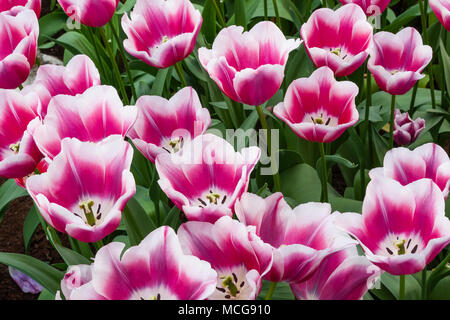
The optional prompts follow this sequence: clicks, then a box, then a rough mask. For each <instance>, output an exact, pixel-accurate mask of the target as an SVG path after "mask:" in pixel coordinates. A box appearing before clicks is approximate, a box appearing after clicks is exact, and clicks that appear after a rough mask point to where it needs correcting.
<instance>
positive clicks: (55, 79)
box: [23, 54, 100, 118]
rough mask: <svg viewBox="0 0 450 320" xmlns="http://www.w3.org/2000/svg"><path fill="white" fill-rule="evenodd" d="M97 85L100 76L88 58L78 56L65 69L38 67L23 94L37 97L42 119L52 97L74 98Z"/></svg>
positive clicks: (49, 66)
mask: <svg viewBox="0 0 450 320" xmlns="http://www.w3.org/2000/svg"><path fill="white" fill-rule="evenodd" d="M97 85H100V74H99V72H98V70H97V68H96V67H95V64H94V63H93V62H92V60H91V59H90V58H89V57H88V56H86V55H84V54H80V55H77V56H75V57H73V58H72V59H71V60H70V61H69V63H68V64H67V66H65V67H63V66H57V65H51V64H45V65H42V66H40V67H39V69H38V71H37V74H36V78H35V80H34V82H33V84H31V85H29V86H26V87H25V88H24V89H23V92H34V93H36V94H37V95H39V99H40V100H41V108H42V109H41V110H40V111H39V115H40V116H41V117H42V118H44V117H45V115H46V114H47V107H48V104H49V102H50V100H51V98H53V97H54V96H56V95H58V94H64V95H69V96H75V95H77V94H82V93H84V91H86V90H87V89H88V88H90V87H93V86H97Z"/></svg>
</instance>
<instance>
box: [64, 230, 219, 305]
mask: <svg viewBox="0 0 450 320" xmlns="http://www.w3.org/2000/svg"><path fill="white" fill-rule="evenodd" d="M124 247H125V244H124V243H121V242H111V243H109V244H107V245H106V246H104V247H102V248H101V249H100V250H99V251H98V252H97V254H96V256H95V260H94V263H93V264H92V265H91V272H92V274H91V277H92V280H91V281H90V282H88V283H86V284H84V285H83V286H82V287H79V288H78V289H77V290H78V292H76V295H75V297H74V294H73V293H72V294H71V295H72V297H74V298H75V299H83V296H82V294H81V293H85V294H86V295H87V296H88V297H90V298H91V299H95V300H98V299H106V300H204V299H206V298H208V297H209V296H210V295H211V293H212V292H213V291H214V289H215V286H216V278H217V273H216V272H215V271H214V270H213V269H212V268H211V265H210V264H209V263H208V262H206V261H201V260H200V259H199V258H197V257H194V256H192V255H187V254H183V252H182V249H181V246H180V243H179V241H178V237H177V235H176V234H175V232H174V231H173V229H172V228H170V227H165V226H164V227H160V228H158V229H156V230H155V231H153V232H151V233H150V234H149V235H148V236H147V237H145V238H144V240H142V241H141V243H140V244H139V245H138V246H134V247H131V248H129V249H128V250H126V251H125V252H124V253H123V254H122V251H123V249H124ZM80 289H81V290H80ZM95 295H97V297H95ZM85 299H86V298H85Z"/></svg>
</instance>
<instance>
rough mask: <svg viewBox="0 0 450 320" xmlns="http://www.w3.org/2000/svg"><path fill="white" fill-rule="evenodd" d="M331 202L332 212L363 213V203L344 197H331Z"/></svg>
mask: <svg viewBox="0 0 450 320" xmlns="http://www.w3.org/2000/svg"><path fill="white" fill-rule="evenodd" d="M329 202H330V204H331V208H332V211H339V212H342V213H344V212H357V213H361V212H362V201H358V200H354V199H348V198H342V197H330V199H329Z"/></svg>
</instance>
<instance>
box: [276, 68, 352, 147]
mask: <svg viewBox="0 0 450 320" xmlns="http://www.w3.org/2000/svg"><path fill="white" fill-rule="evenodd" d="M358 91H359V89H358V86H357V85H356V84H354V83H353V82H350V81H339V82H338V81H336V80H335V79H334V76H333V71H332V70H331V69H330V68H328V67H321V68H319V69H317V70H316V71H314V72H313V74H312V75H311V76H310V77H309V78H300V79H297V80H294V81H293V82H292V83H291V84H290V86H289V87H288V90H287V92H286V96H285V98H284V102H281V103H279V104H278V105H276V106H275V108H274V109H273V112H274V114H275V115H276V116H277V117H278V118H280V119H281V120H283V121H284V122H286V123H287V125H288V126H289V127H290V128H291V129H292V130H293V131H294V132H295V134H297V135H298V136H299V137H300V138H303V139H305V140H308V141H313V142H332V141H334V140H336V139H337V138H339V136H340V135H341V134H342V133H343V132H344V131H345V130H346V129H347V128H349V127H351V126H353V125H354V124H355V123H356V122H357V121H358V119H359V113H358V110H357V109H356V104H355V97H356V96H357V95H358Z"/></svg>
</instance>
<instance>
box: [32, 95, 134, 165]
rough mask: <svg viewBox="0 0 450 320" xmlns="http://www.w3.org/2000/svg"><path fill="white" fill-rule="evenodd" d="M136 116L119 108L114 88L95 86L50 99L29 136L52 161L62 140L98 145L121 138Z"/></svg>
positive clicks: (126, 108)
mask: <svg viewBox="0 0 450 320" xmlns="http://www.w3.org/2000/svg"><path fill="white" fill-rule="evenodd" d="M136 116H137V110H136V108H134V107H131V106H128V107H123V104H122V101H121V100H120V98H119V95H118V94H117V91H116V89H114V88H113V87H110V86H95V87H91V88H89V89H87V90H86V91H85V92H84V93H83V94H79V95H76V96H68V95H58V96H56V97H54V98H53V99H52V100H51V101H50V103H49V105H48V109H47V115H46V116H45V118H44V119H43V121H42V123H40V124H39V125H38V126H37V128H36V130H35V132H34V135H33V136H34V139H35V141H36V144H37V146H38V147H39V149H40V150H41V151H42V153H44V154H45V155H46V156H48V157H49V158H50V159H53V158H54V157H55V156H56V155H57V154H58V153H59V152H60V150H61V140H62V139H64V138H77V139H78V140H81V141H91V142H98V141H101V140H103V139H104V138H106V137H108V136H110V135H116V134H118V135H121V136H122V137H125V135H126V133H127V132H128V130H129V129H130V128H131V126H132V125H133V123H134V121H136Z"/></svg>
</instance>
